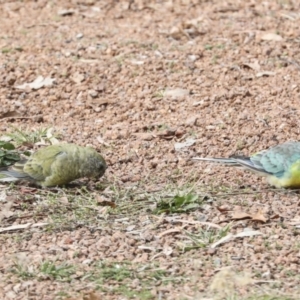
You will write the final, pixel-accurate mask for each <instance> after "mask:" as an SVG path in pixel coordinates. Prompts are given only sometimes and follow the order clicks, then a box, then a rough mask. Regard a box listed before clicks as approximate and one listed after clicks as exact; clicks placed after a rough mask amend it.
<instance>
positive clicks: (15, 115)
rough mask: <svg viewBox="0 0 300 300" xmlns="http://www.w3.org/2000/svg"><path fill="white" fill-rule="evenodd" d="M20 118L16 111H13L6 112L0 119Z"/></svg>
mask: <svg viewBox="0 0 300 300" xmlns="http://www.w3.org/2000/svg"><path fill="white" fill-rule="evenodd" d="M14 117H17V118H20V117H21V114H20V113H18V112H17V111H15V110H13V111H8V112H7V113H4V114H2V115H1V116H0V119H5V118H14Z"/></svg>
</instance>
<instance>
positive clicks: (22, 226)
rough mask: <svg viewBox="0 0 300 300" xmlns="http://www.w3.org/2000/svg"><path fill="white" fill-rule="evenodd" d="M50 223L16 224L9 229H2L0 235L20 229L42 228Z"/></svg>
mask: <svg viewBox="0 0 300 300" xmlns="http://www.w3.org/2000/svg"><path fill="white" fill-rule="evenodd" d="M48 224H49V223H35V224H32V223H26V224H16V225H12V226H9V227H4V228H0V233H2V232H6V231H12V230H20V229H27V228H31V227H32V228H34V227H42V226H46V225H48Z"/></svg>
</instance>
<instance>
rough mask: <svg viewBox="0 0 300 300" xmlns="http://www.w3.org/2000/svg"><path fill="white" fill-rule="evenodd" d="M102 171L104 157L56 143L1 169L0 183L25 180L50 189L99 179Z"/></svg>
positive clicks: (84, 148) (83, 148)
mask: <svg viewBox="0 0 300 300" xmlns="http://www.w3.org/2000/svg"><path fill="white" fill-rule="evenodd" d="M105 170H106V163H105V160H104V158H103V157H102V156H101V155H100V154H99V153H97V152H96V151H95V150H94V149H93V148H90V147H81V146H77V145H75V144H58V145H52V146H48V147H46V148H42V149H40V150H38V151H37V152H35V153H34V154H33V155H32V156H31V157H30V158H29V159H28V160H22V161H19V162H17V163H16V164H14V165H13V166H10V167H8V168H3V169H0V181H17V180H28V181H32V182H34V183H36V184H37V185H40V186H42V187H50V186H59V185H64V184H67V183H69V182H71V181H73V180H75V179H78V178H82V177H89V178H100V177H101V176H103V174H104V172H105Z"/></svg>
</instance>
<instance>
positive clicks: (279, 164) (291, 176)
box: [192, 142, 300, 188]
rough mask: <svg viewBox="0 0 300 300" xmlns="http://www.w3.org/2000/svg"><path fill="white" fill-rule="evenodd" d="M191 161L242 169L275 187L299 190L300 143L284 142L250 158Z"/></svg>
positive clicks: (198, 158) (233, 157)
mask: <svg viewBox="0 0 300 300" xmlns="http://www.w3.org/2000/svg"><path fill="white" fill-rule="evenodd" d="M192 159H193V160H202V161H203V160H204V161H211V162H217V163H223V164H226V165H229V166H234V167H243V168H245V169H248V170H251V171H253V172H255V173H258V174H260V175H261V176H264V177H266V178H267V180H268V182H269V183H270V184H271V185H273V186H275V187H283V188H300V142H286V143H284V144H281V145H277V146H275V147H272V148H270V149H268V150H263V151H261V152H258V153H256V154H254V155H252V156H250V157H244V156H231V157H229V158H204V157H193V158H192Z"/></svg>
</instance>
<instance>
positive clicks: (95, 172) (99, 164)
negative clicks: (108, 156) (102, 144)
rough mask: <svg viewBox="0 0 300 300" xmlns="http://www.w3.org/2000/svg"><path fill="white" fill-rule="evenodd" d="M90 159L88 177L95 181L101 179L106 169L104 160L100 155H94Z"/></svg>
mask: <svg viewBox="0 0 300 300" xmlns="http://www.w3.org/2000/svg"><path fill="white" fill-rule="evenodd" d="M90 159H91V161H90V162H89V165H90V166H91V167H90V168H89V174H88V177H90V178H95V179H98V178H100V177H102V176H103V175H104V173H105V170H106V169H107V165H106V162H105V160H104V158H103V157H102V156H101V155H100V154H98V153H96V154H95V155H94V156H92V157H91V158H90Z"/></svg>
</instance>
